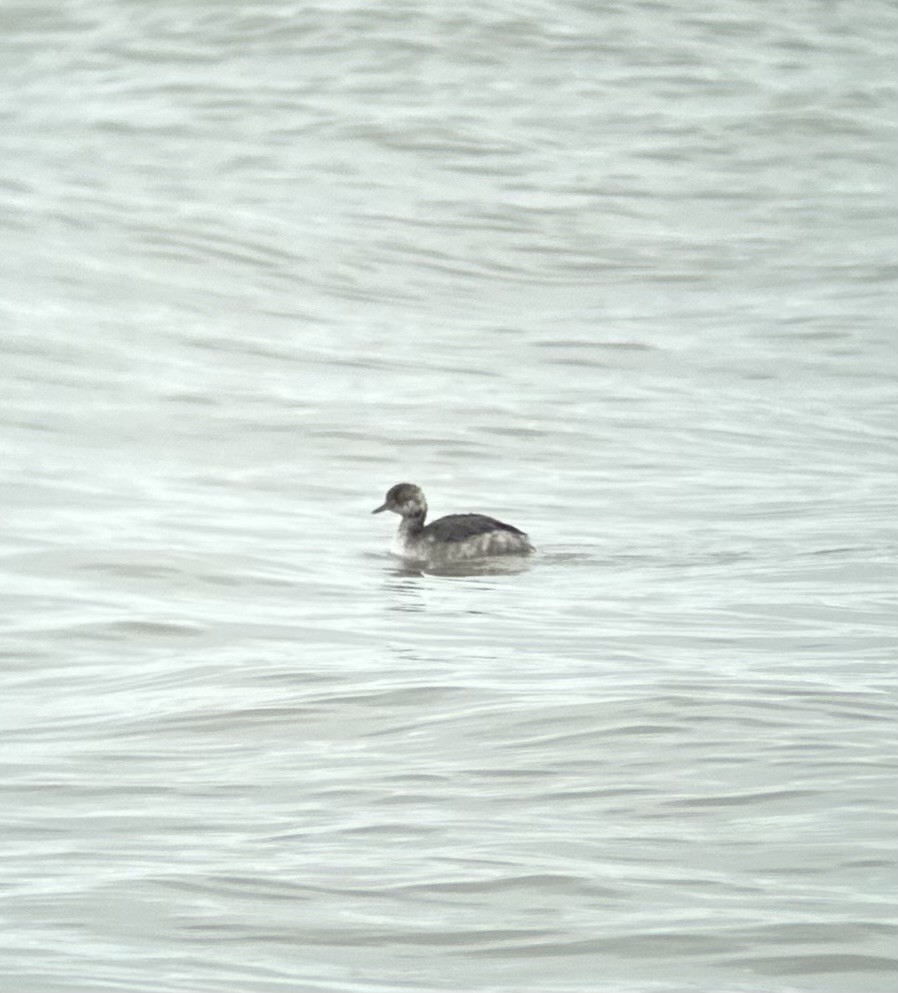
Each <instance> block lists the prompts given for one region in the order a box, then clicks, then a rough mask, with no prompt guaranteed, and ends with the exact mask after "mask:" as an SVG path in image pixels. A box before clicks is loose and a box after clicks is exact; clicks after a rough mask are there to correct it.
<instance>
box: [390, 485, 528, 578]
mask: <svg viewBox="0 0 898 993" xmlns="http://www.w3.org/2000/svg"><path fill="white" fill-rule="evenodd" d="M384 510H389V511H392V512H393V513H394V514H399V516H400V517H401V518H402V521H401V523H400V525H399V532H398V534H397V535H396V543H395V544H394V549H393V550H394V551H395V552H396V553H397V554H398V555H401V556H402V557H403V558H407V559H414V560H416V561H423V562H443V563H452V562H460V561H466V560H470V559H484V558H490V557H492V556H494V555H529V554H530V553H531V552H533V551H534V548H533V545H531V544H530V539H529V538H528V537H527V535H526V534H524V532H523V531H521V530H519V529H518V528H516V527H513V526H512V525H511V524H505V523H503V522H502V521H497V520H496V519H495V518H494V517H487V516H485V515H484V514H449V515H448V516H446V517H441V518H439V520H436V521H433V522H432V523H431V524H425V523H424V520H425V518H426V517H427V501H426V500H425V499H424V493H423V491H422V490H421V488H420V487H419V486H415V485H414V483H397V484H396V485H395V486H393V487H391V488H390V489H389V490H388V491H387V496H386V499H385V500H384V502H383V504H382V505H381V506H380V507H378V508H377V509H376V510H372V511H371V513H372V514H380V513H381V512H382V511H384Z"/></svg>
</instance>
